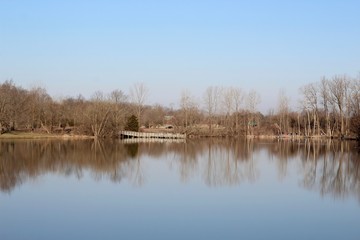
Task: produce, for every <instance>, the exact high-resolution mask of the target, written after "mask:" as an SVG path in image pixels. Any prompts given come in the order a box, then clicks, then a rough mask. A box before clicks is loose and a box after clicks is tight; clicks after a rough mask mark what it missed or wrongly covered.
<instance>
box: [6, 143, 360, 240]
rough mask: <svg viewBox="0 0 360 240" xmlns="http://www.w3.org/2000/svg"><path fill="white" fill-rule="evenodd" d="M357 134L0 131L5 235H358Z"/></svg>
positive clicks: (359, 168)
mask: <svg viewBox="0 0 360 240" xmlns="http://www.w3.org/2000/svg"><path fill="white" fill-rule="evenodd" d="M359 223H360V149H359V147H358V145H357V144H356V142H339V141H330V140H328V141H320V140H319V141H305V140H296V141H291V140H261V141H260V140H248V141H245V140H229V139H196V140H191V139H190V140H186V141H152V142H141V141H135V140H131V139H130V140H112V141H92V140H75V141H71V140H69V141H67V140H61V141H60V140H16V141H15V140H2V141H0V239H1V240H8V239H9V240H12V239H36V240H41V239H224V240H227V239H347V240H349V239H360V228H359Z"/></svg>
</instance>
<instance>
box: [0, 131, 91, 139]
mask: <svg viewBox="0 0 360 240" xmlns="http://www.w3.org/2000/svg"><path fill="white" fill-rule="evenodd" d="M93 138H94V137H93V136H86V135H69V134H54V133H34V132H18V131H12V132H8V133H3V134H0V140H1V139H93Z"/></svg>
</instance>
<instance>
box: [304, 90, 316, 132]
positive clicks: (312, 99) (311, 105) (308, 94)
mask: <svg viewBox="0 0 360 240" xmlns="http://www.w3.org/2000/svg"><path fill="white" fill-rule="evenodd" d="M301 93H302V94H303V96H304V101H303V105H304V106H303V107H304V109H305V110H306V111H307V113H308V115H309V117H308V126H309V128H308V134H310V132H311V119H310V113H311V117H312V121H313V129H312V130H313V132H312V134H313V135H315V134H316V133H317V134H318V135H320V124H319V118H318V115H319V111H318V88H317V85H316V84H314V83H310V84H307V85H305V86H304V87H302V88H301ZM316 130H317V131H316Z"/></svg>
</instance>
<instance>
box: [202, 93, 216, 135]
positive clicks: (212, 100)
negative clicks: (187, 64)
mask: <svg viewBox="0 0 360 240" xmlns="http://www.w3.org/2000/svg"><path fill="white" fill-rule="evenodd" d="M218 102H219V88H218V87H212V86H211V87H208V88H207V89H206V91H205V93H204V103H205V110H206V113H207V116H208V123H209V131H210V134H212V132H213V124H214V115H215V114H216V113H217V108H218Z"/></svg>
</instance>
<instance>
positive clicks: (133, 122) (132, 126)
mask: <svg viewBox="0 0 360 240" xmlns="http://www.w3.org/2000/svg"><path fill="white" fill-rule="evenodd" d="M125 130H126V131H135V132H138V131H139V121H138V119H137V117H136V116H135V115H131V116H130V117H129V118H128V119H127V121H126V126H125Z"/></svg>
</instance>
